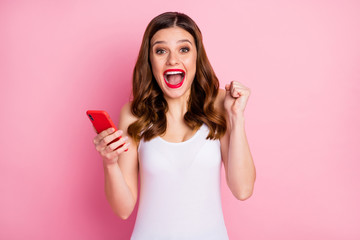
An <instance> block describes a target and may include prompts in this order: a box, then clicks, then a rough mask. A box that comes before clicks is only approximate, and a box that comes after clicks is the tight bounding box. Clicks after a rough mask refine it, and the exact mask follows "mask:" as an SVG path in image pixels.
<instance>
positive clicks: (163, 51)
mask: <svg viewBox="0 0 360 240" xmlns="http://www.w3.org/2000/svg"><path fill="white" fill-rule="evenodd" d="M155 53H156V54H163V53H166V51H165V50H164V49H160V48H159V49H156V50H155Z"/></svg>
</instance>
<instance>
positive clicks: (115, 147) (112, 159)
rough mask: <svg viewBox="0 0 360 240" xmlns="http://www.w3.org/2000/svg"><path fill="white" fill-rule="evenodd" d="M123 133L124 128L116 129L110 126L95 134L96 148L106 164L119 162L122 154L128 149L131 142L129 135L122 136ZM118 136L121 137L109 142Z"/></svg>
mask: <svg viewBox="0 0 360 240" xmlns="http://www.w3.org/2000/svg"><path fill="white" fill-rule="evenodd" d="M122 134H123V131H122V130H118V131H115V129H113V128H108V129H106V130H104V131H102V132H101V133H99V134H98V135H96V136H95V138H94V144H95V148H96V150H97V151H98V152H99V153H100V155H101V156H102V158H103V160H104V162H105V163H106V164H114V163H117V161H118V160H119V156H120V154H122V153H123V152H125V151H127V149H128V146H129V145H130V142H128V137H122ZM116 138H120V139H119V140H117V141H116V142H113V143H111V144H109V143H110V142H112V141H113V140H115V139H116Z"/></svg>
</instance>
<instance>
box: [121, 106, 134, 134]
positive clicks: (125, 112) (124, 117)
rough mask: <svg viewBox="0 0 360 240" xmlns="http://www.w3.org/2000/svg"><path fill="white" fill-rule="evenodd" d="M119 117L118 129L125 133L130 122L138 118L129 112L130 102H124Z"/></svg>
mask: <svg viewBox="0 0 360 240" xmlns="http://www.w3.org/2000/svg"><path fill="white" fill-rule="evenodd" d="M119 119H120V120H119V129H121V130H123V131H124V132H126V133H127V128H128V127H129V126H130V124H132V123H134V122H135V121H137V120H138V118H137V117H136V116H134V114H132V112H131V102H128V103H125V104H124V106H123V107H122V108H121V111H120V117H119Z"/></svg>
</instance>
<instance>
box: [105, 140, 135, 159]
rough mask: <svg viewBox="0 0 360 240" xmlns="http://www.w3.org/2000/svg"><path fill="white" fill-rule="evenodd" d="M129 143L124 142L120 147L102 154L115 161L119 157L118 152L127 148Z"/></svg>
mask: <svg viewBox="0 0 360 240" xmlns="http://www.w3.org/2000/svg"><path fill="white" fill-rule="evenodd" d="M129 145H130V143H126V144H124V145H123V146H121V147H120V148H118V149H116V151H112V152H110V153H106V154H104V157H105V158H107V159H109V160H111V161H115V160H118V159H119V154H121V153H123V152H125V151H126V149H128V147H129Z"/></svg>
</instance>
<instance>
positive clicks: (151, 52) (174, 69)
mask: <svg viewBox="0 0 360 240" xmlns="http://www.w3.org/2000/svg"><path fill="white" fill-rule="evenodd" d="M249 95H250V90H249V89H248V88H247V87H245V86H244V85H242V84H241V83H239V82H235V81H232V82H231V83H230V84H227V85H226V91H225V90H222V89H219V82H218V79H217V77H216V75H215V73H214V71H213V69H212V67H211V65H210V63H209V60H208V58H207V56H206V53H205V49H204V46H203V43H202V35H201V32H200V30H199V28H198V27H197V25H196V23H195V22H194V21H193V20H192V19H191V18H189V17H188V16H186V15H185V14H181V13H177V12H167V13H163V14H161V15H159V16H157V17H155V18H154V19H153V20H152V21H151V22H150V23H149V25H148V26H147V28H146V31H145V33H144V37H143V41H142V44H141V48H140V52H139V56H138V59H137V62H136V65H135V69H134V74H133V100H132V101H131V102H129V103H128V104H126V105H125V106H124V107H123V108H122V110H121V114H120V123H119V130H118V131H114V129H108V130H105V131H103V132H101V133H100V134H98V135H97V136H96V137H95V138H94V143H95V145H96V149H97V150H98V151H99V152H100V154H101V156H102V158H103V163H104V171H105V192H106V197H107V200H108V201H109V203H110V205H111V207H112V209H113V210H114V212H115V213H116V214H117V215H119V216H120V217H121V218H122V219H127V218H128V217H129V215H130V214H131V213H132V211H133V209H134V207H135V204H136V201H137V197H138V188H137V187H138V174H139V173H140V179H141V188H140V189H141V190H140V199H139V209H138V215H137V218H136V223H135V227H134V230H133V233H132V237H131V239H133V240H138V239H196V240H199V239H207V240H209V239H216V240H221V239H228V235H227V231H226V228H225V224H224V220H223V214H222V208H221V198H220V168H221V160H222V161H223V164H224V167H225V172H226V181H227V185H228V186H229V188H230V190H231V191H232V193H233V194H234V196H235V197H236V198H237V199H239V200H245V199H247V198H249V197H250V196H251V195H252V192H253V187H254V182H255V167H254V163H253V160H252V156H251V153H250V150H249V146H248V143H247V139H246V135H245V128H244V110H245V106H246V102H247V100H248V98H249ZM117 137H121V139H120V140H119V141H117V142H114V143H112V144H109V145H107V144H108V143H110V142H111V141H112V140H114V139H115V138H117ZM120 146H121V147H120ZM119 147H120V148H119Z"/></svg>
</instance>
